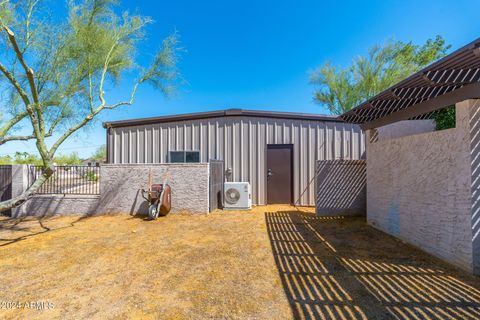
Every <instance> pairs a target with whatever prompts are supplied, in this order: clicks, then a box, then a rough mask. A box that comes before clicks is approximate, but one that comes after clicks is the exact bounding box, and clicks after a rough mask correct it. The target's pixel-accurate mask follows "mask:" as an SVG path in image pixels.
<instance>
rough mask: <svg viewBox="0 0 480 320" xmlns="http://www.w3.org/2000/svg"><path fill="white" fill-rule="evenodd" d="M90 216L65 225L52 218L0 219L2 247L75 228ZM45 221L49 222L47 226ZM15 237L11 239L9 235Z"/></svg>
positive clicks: (77, 218)
mask: <svg viewBox="0 0 480 320" xmlns="http://www.w3.org/2000/svg"><path fill="white" fill-rule="evenodd" d="M89 217H90V216H79V217H74V218H73V219H72V221H69V222H68V223H65V222H64V221H63V220H60V219H58V223H56V222H57V221H56V220H55V218H52V217H51V216H44V217H22V218H6V217H4V218H3V219H0V247H4V246H8V245H11V244H13V243H16V242H19V241H22V240H25V239H28V238H31V237H35V236H39V235H41V234H44V233H47V232H51V231H55V230H61V229H65V228H71V227H74V226H75V224H76V223H78V222H80V221H82V220H84V219H87V218H89ZM44 221H48V222H49V225H48V226H47V225H46V224H45V223H44ZM10 234H11V235H13V236H12V237H10V236H9V235H10Z"/></svg>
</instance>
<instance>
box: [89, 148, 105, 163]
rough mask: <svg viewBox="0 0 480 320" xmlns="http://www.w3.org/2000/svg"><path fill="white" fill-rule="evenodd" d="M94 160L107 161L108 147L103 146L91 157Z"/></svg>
mask: <svg viewBox="0 0 480 320" xmlns="http://www.w3.org/2000/svg"><path fill="white" fill-rule="evenodd" d="M90 158H91V159H92V160H95V161H98V162H102V161H106V160H107V146H106V145H104V144H103V145H101V146H100V147H98V149H97V150H95V152H94V153H93V154H92V156H91V157H90Z"/></svg>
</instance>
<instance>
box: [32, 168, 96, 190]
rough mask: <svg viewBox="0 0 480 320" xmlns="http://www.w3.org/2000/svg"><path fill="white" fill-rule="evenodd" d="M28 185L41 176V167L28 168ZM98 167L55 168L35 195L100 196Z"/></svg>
mask: <svg viewBox="0 0 480 320" xmlns="http://www.w3.org/2000/svg"><path fill="white" fill-rule="evenodd" d="M28 172H29V174H28V185H29V186H31V185H32V184H33V183H34V182H35V181H36V180H37V179H38V178H39V177H40V176H41V175H42V167H41V166H33V165H31V166H29V170H28ZM99 180H100V167H97V166H56V167H55V172H54V174H53V175H52V176H51V177H50V178H49V179H48V180H47V181H46V182H45V183H44V184H43V185H42V186H41V187H40V188H39V189H38V191H37V192H36V193H37V194H83V195H85V194H94V195H95V194H100V187H99Z"/></svg>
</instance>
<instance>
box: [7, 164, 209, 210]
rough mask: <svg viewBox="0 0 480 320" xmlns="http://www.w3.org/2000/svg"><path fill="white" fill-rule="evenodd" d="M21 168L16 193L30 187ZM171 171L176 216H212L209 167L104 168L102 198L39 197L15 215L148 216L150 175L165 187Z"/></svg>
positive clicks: (30, 201)
mask: <svg viewBox="0 0 480 320" xmlns="http://www.w3.org/2000/svg"><path fill="white" fill-rule="evenodd" d="M21 167H22V166H18V168H17V171H15V170H14V174H13V186H12V187H13V190H17V189H19V188H20V187H21V186H23V187H26V184H25V181H24V180H25V179H24V175H22V174H20V173H21V172H22V170H23V169H21ZM23 171H24V172H26V170H23ZM167 171H168V181H167V183H168V184H169V185H170V186H171V187H172V213H180V212H184V213H208V211H209V202H208V197H209V192H208V191H209V190H208V188H209V164H208V163H195V164H193V163H192V164H152V165H148V164H147V165H146V164H141V165H136V164H128V165H123V164H122V165H118V164H116V165H109V164H106V165H102V166H101V169H100V195H37V196H34V197H33V198H32V199H30V200H29V201H28V202H27V203H26V204H24V205H23V206H21V207H20V208H19V209H16V211H14V212H13V215H14V216H16V217H18V216H25V215H36V216H42V215H53V214H60V215H67V214H78V215H92V214H111V213H128V214H132V215H133V214H146V213H147V212H148V205H147V203H146V201H145V200H144V199H143V198H142V196H141V191H140V190H141V189H142V188H143V189H148V176H149V172H151V173H152V182H153V183H163V179H164V177H165V173H166V172H167ZM15 172H17V174H16V175H15ZM18 192H20V191H19V190H17V193H18Z"/></svg>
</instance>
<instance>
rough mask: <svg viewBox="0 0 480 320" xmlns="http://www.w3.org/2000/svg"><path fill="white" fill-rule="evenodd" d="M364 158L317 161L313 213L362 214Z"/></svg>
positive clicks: (364, 193)
mask: <svg viewBox="0 0 480 320" xmlns="http://www.w3.org/2000/svg"><path fill="white" fill-rule="evenodd" d="M365 171H366V161H365V160H326V161H317V170H316V178H315V193H316V195H317V197H316V212H317V215H319V216H333V215H342V216H364V215H365V211H366V172H365Z"/></svg>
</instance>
